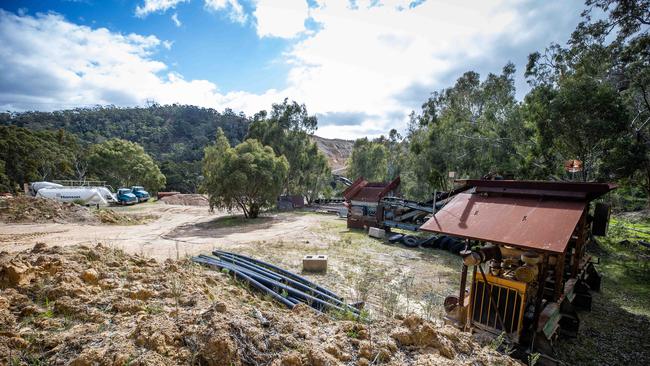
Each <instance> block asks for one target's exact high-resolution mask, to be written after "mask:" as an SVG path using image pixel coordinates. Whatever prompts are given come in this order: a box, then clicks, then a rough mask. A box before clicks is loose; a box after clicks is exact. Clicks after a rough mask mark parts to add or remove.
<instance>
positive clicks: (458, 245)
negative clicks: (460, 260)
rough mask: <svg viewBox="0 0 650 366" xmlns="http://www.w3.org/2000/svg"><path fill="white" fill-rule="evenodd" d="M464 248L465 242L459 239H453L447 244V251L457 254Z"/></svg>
mask: <svg viewBox="0 0 650 366" xmlns="http://www.w3.org/2000/svg"><path fill="white" fill-rule="evenodd" d="M463 249H465V244H464V243H463V242H461V241H454V243H453V244H452V245H450V246H449V251H450V252H452V253H454V254H456V255H458V254H460V251H461V250H463Z"/></svg>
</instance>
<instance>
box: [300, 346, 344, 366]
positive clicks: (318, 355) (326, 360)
mask: <svg viewBox="0 0 650 366" xmlns="http://www.w3.org/2000/svg"><path fill="white" fill-rule="evenodd" d="M307 358H308V359H309V362H310V363H311V364H312V365H313V366H331V365H336V364H337V362H336V359H335V358H334V357H332V356H330V355H329V354H327V353H326V352H325V351H323V350H321V349H314V348H312V349H310V350H309V352H308V354H307Z"/></svg>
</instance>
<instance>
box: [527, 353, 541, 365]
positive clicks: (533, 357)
mask: <svg viewBox="0 0 650 366" xmlns="http://www.w3.org/2000/svg"><path fill="white" fill-rule="evenodd" d="M539 356H540V354H539V353H531V354H529V355H528V366H535V365H536V364H537V361H538V360H539Z"/></svg>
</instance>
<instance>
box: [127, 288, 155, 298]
mask: <svg viewBox="0 0 650 366" xmlns="http://www.w3.org/2000/svg"><path fill="white" fill-rule="evenodd" d="M155 294H156V293H155V292H153V291H152V290H149V289H146V288H140V289H137V290H135V291H131V292H129V298H131V299H137V300H145V301H146V300H148V299H150V298H152V297H153V296H154V295H155Z"/></svg>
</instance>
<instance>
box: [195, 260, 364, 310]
mask: <svg viewBox="0 0 650 366" xmlns="http://www.w3.org/2000/svg"><path fill="white" fill-rule="evenodd" d="M212 254H213V255H214V256H209V255H199V256H198V257H193V258H192V261H193V262H195V263H200V264H203V265H206V266H209V267H213V268H218V269H220V270H227V271H228V273H229V274H231V275H232V276H233V277H235V278H236V279H239V280H241V281H244V282H246V283H248V284H249V285H250V286H251V287H253V288H256V289H257V290H259V291H261V292H263V293H265V294H268V295H270V296H271V297H273V298H274V299H275V300H277V301H278V302H280V303H282V304H284V305H285V306H287V307H288V308H290V309H291V308H293V307H294V306H296V305H297V304H298V303H304V304H307V305H309V306H311V307H312V308H314V309H316V310H318V311H321V312H326V311H340V312H350V313H352V314H354V315H356V316H359V309H357V308H355V307H353V306H350V305H348V304H346V303H345V301H344V299H343V298H342V297H340V296H338V295H336V294H335V293H333V292H332V291H330V290H328V289H326V288H323V287H321V286H319V285H317V284H315V283H313V282H311V281H309V280H308V279H306V278H304V277H302V276H299V275H297V274H295V273H292V272H289V271H287V270H285V269H282V268H280V267H277V266H274V265H272V264H270V263H266V262H263V261H260V260H257V259H254V258H250V257H246V256H243V255H241V254H235V253H230V252H224V251H221V250H215V251H213V252H212Z"/></svg>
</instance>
